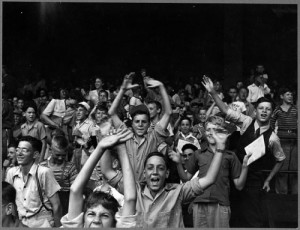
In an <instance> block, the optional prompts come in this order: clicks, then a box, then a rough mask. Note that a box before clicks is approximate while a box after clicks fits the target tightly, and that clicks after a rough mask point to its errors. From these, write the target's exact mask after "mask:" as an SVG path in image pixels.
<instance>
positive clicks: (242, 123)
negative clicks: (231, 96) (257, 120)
mask: <svg viewBox="0 0 300 230" xmlns="http://www.w3.org/2000/svg"><path fill="white" fill-rule="evenodd" d="M226 120H228V121H231V122H233V123H234V124H235V125H236V126H238V127H240V129H241V134H243V133H244V132H245V131H246V129H247V128H248V127H249V125H250V124H251V122H252V120H253V119H252V118H251V117H249V116H247V115H245V114H243V113H240V112H237V111H234V110H232V109H230V108H229V109H228V111H227V115H226Z"/></svg>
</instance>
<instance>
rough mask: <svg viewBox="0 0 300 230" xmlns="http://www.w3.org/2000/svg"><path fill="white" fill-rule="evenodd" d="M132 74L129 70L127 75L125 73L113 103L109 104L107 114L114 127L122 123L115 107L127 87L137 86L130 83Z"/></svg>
mask: <svg viewBox="0 0 300 230" xmlns="http://www.w3.org/2000/svg"><path fill="white" fill-rule="evenodd" d="M133 75H134V73H133V72H131V73H130V74H128V75H125V77H124V80H123V83H122V85H121V87H120V90H119V93H118V95H117V96H116V98H115V100H114V101H113V103H112V105H111V107H110V109H109V111H108V114H109V115H110V116H111V118H112V121H113V124H114V127H115V128H116V129H118V128H119V127H120V126H121V124H122V121H121V120H120V118H119V117H118V115H117V108H118V106H119V104H120V102H121V100H122V98H123V95H124V93H125V92H126V91H127V90H129V89H132V88H135V87H138V86H139V85H138V84H134V85H132V84H131V83H132V76H133Z"/></svg>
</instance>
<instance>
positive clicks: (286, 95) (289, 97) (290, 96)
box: [280, 92, 293, 104]
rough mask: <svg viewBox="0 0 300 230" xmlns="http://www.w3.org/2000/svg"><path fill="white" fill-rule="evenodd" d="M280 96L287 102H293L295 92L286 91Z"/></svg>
mask: <svg viewBox="0 0 300 230" xmlns="http://www.w3.org/2000/svg"><path fill="white" fill-rule="evenodd" d="M280 98H281V99H282V100H283V101H284V102H285V103H287V104H292V103H293V93H291V92H286V93H284V94H283V95H280Z"/></svg>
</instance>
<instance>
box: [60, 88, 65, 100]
mask: <svg viewBox="0 0 300 230" xmlns="http://www.w3.org/2000/svg"><path fill="white" fill-rule="evenodd" d="M59 96H60V99H66V98H67V90H65V89H61V90H60V91H59Z"/></svg>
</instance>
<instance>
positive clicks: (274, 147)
mask: <svg viewBox="0 0 300 230" xmlns="http://www.w3.org/2000/svg"><path fill="white" fill-rule="evenodd" d="M226 120H228V121H231V122H233V123H235V124H236V125H237V126H239V127H240V129H241V130H240V133H241V135H243V133H244V132H245V131H246V130H247V128H248V127H249V126H250V125H251V123H252V121H253V119H252V118H251V117H249V116H246V115H244V114H242V113H239V112H236V111H234V110H232V109H228V111H227V115H226ZM258 128H259V129H260V134H263V133H264V132H265V131H267V130H268V129H269V128H270V124H268V125H265V126H261V127H259V125H258V123H257V121H255V122H254V129H255V132H256V130H257V129H258ZM266 145H268V148H270V149H271V152H272V153H273V155H274V157H275V159H276V161H283V160H284V159H285V154H284V152H283V150H282V148H281V144H280V140H279V138H278V136H277V135H276V134H275V133H274V132H272V134H271V136H270V139H269V143H266Z"/></svg>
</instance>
